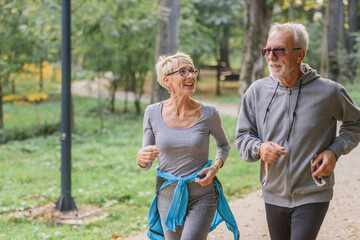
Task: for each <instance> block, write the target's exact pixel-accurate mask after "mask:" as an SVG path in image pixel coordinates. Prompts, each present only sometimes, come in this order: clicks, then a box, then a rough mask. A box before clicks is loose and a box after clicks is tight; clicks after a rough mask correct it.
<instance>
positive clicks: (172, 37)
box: [151, 0, 179, 102]
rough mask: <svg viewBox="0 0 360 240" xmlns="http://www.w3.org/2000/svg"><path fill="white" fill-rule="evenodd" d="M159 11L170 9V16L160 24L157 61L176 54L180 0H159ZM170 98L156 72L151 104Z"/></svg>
mask: <svg viewBox="0 0 360 240" xmlns="http://www.w3.org/2000/svg"><path fill="white" fill-rule="evenodd" d="M159 9H168V11H169V12H168V16H167V18H166V19H163V20H161V21H160V22H159V24H158V29H157V40H156V54H155V56H156V61H157V60H158V58H159V57H160V56H162V55H169V54H175V53H176V52H177V50H178V39H179V0H159ZM167 98H169V93H168V92H167V90H166V89H164V88H163V87H161V86H160V84H159V83H158V82H157V77H156V72H155V71H154V74H153V85H152V93H151V102H158V101H161V100H165V99H167Z"/></svg>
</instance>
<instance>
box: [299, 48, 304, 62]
mask: <svg viewBox="0 0 360 240" xmlns="http://www.w3.org/2000/svg"><path fill="white" fill-rule="evenodd" d="M304 58H305V49H303V48H302V49H300V50H299V54H298V57H297V62H298V63H301V62H302V61H303V60H304Z"/></svg>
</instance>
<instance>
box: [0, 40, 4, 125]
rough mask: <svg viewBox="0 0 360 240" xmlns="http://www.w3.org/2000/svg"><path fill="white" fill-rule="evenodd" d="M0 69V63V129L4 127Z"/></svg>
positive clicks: (0, 70)
mask: <svg viewBox="0 0 360 240" xmlns="http://www.w3.org/2000/svg"><path fill="white" fill-rule="evenodd" d="M0 56H1V45H0ZM1 73H2V69H1V65H0V129H3V128H4V116H3V100H2V99H3V95H2V82H3V79H2V76H1V75H2V74H1Z"/></svg>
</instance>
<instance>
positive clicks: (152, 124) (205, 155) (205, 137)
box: [142, 102, 230, 177]
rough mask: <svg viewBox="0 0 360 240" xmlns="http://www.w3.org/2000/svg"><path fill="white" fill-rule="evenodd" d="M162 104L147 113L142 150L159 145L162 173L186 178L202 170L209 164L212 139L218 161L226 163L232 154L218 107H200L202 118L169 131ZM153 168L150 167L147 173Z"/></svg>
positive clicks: (157, 104)
mask: <svg viewBox="0 0 360 240" xmlns="http://www.w3.org/2000/svg"><path fill="white" fill-rule="evenodd" d="M162 104H163V102H159V103H155V104H152V105H149V106H148V107H147V108H146V109H145V114H144V122H143V134H144V135H143V141H142V147H146V146H148V145H157V146H158V147H159V149H160V151H159V156H158V160H159V170H160V171H163V172H168V173H171V174H173V175H175V176H177V177H184V176H188V175H190V174H193V173H195V172H196V171H198V170H199V169H201V168H202V167H203V166H204V165H205V164H206V163H207V162H208V160H209V141H210V135H212V136H213V137H214V139H215V142H216V145H217V151H216V158H215V159H218V158H221V159H222V160H223V161H224V162H225V160H226V158H227V156H228V154H229V151H230V144H229V141H228V138H227V136H226V134H225V131H224V129H223V127H222V125H221V119H220V116H219V113H218V112H217V110H216V109H215V107H213V106H210V105H205V104H203V103H200V108H201V116H200V118H199V120H198V121H197V122H196V123H195V124H194V125H192V126H190V127H187V128H181V129H180V128H172V127H169V126H168V125H167V124H166V123H165V122H164V120H163V118H162V114H161V110H162ZM151 165H152V164H148V166H147V167H146V168H144V169H145V170H147V169H149V168H150V167H151Z"/></svg>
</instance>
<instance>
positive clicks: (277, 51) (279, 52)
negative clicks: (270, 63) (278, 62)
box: [261, 48, 301, 58]
mask: <svg viewBox="0 0 360 240" xmlns="http://www.w3.org/2000/svg"><path fill="white" fill-rule="evenodd" d="M300 49H301V48H273V49H271V48H263V49H261V54H262V55H263V57H266V58H268V57H269V56H270V53H271V52H272V53H273V55H274V56H275V57H276V58H282V57H284V56H285V54H286V51H288V50H300Z"/></svg>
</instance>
